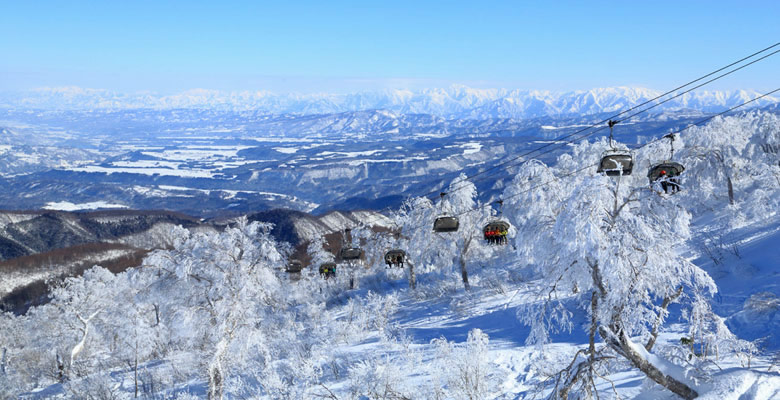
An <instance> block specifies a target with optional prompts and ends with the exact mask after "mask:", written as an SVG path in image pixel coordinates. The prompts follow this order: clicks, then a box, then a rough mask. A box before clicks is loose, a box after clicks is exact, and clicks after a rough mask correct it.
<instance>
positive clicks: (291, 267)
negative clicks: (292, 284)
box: [287, 260, 303, 273]
mask: <svg viewBox="0 0 780 400" xmlns="http://www.w3.org/2000/svg"><path fill="white" fill-rule="evenodd" d="M302 269H303V263H302V262H300V261H298V260H292V261H290V263H289V264H287V272H289V273H300V272H301V270H302Z"/></svg>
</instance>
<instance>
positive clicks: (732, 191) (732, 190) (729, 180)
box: [727, 177, 734, 205]
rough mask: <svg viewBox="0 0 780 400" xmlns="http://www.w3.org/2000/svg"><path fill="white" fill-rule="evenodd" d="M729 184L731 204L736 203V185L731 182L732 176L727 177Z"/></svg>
mask: <svg viewBox="0 0 780 400" xmlns="http://www.w3.org/2000/svg"><path fill="white" fill-rule="evenodd" d="M727 182H728V185H729V204H732V205H733V204H734V186H733V185H732V184H731V177H728V178H727Z"/></svg>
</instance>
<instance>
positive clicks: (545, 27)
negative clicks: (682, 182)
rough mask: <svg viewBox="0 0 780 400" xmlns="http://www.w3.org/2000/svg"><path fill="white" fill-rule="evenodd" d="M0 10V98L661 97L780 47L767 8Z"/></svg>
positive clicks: (735, 84) (13, 4)
mask: <svg viewBox="0 0 780 400" xmlns="http://www.w3.org/2000/svg"><path fill="white" fill-rule="evenodd" d="M0 1H1V2H0V5H1V6H0V90H19V89H29V88H35V87H43V86H69V85H75V86H82V87H92V88H106V89H111V90H118V91H124V92H135V91H146V90H149V91H155V92H160V93H169V92H175V91H181V90H185V89H189V88H209V89H221V90H243V89H249V90H271V91H275V92H319V91H328V92H349V91H356V90H371V89H377V88H387V87H391V88H410V89H418V88H422V87H442V86H449V85H451V84H464V85H467V86H472V87H507V88H520V89H550V90H574V89H589V88H593V87H606V86H618V85H636V86H645V87H650V88H654V89H668V88H671V87H674V86H675V85H676V84H679V83H683V82H685V81H687V80H689V79H691V78H695V77H698V76H699V75H702V74H703V73H706V72H709V71H711V70H713V69H715V68H717V67H720V66H722V65H725V64H727V63H728V62H730V61H733V60H736V59H738V58H741V57H742V56H744V55H747V54H750V53H752V52H754V51H757V50H759V49H761V48H764V47H767V46H769V45H771V44H774V43H776V42H778V41H780V22H778V18H780V1H776V0H774V1H749V0H747V1H740V2H736V1H722V2H721V1H687V2H686V1H648V2H638V1H623V2H602V1H577V2H574V1H571V2H556V1H544V2H543V1H538V2H524V1H479V2H478V1H468V2H465V1H383V2H379V1H376V2H372V1H355V2H346V1H331V2H328V1H312V2H281V1H280V2H254V1H247V2H240V1H232V2H231V1H220V2H198V1H181V2H179V1H172V2H162V1H99V2H98V1H96V2H88V1H67V2H66V1H40V2H38V1H35V2H33V1H5V0H0ZM778 71H780V54H778V55H776V56H773V57H771V58H769V59H767V60H766V61H763V62H761V63H760V64H757V65H755V66H751V67H748V68H747V69H745V70H743V71H740V72H738V73H737V74H735V76H733V77H730V78H727V79H724V80H723V82H720V83H718V84H717V85H715V86H712V88H715V89H740V88H745V89H756V90H767V89H774V88H775V87H777V86H780V74H778Z"/></svg>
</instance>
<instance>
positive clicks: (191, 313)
mask: <svg viewBox="0 0 780 400" xmlns="http://www.w3.org/2000/svg"><path fill="white" fill-rule="evenodd" d="M269 231H270V226H269V225H264V224H259V223H251V224H248V223H247V222H246V220H245V219H241V220H240V221H239V222H238V224H237V226H235V227H231V228H227V229H226V230H225V231H224V232H222V233H220V234H217V235H208V234H195V235H192V236H191V237H190V238H188V239H187V240H186V241H184V242H183V243H181V244H180V245H179V246H177V247H176V249H175V250H172V251H164V252H162V251H161V252H157V253H155V254H153V255H152V256H150V257H149V258H148V259H147V260H146V262H145V264H147V268H148V267H150V266H154V267H156V268H158V269H159V270H161V271H164V273H165V274H166V275H167V279H168V280H169V282H167V285H168V286H169V287H170V286H173V287H177V288H180V290H177V291H176V292H177V293H176V294H177V296H178V297H177V301H175V302H174V301H172V302H169V303H168V304H167V306H168V310H167V312H168V313H170V315H172V316H173V318H174V321H173V325H172V326H171V328H173V329H176V331H177V334H178V335H179V336H180V338H181V339H184V340H187V341H190V342H191V343H190V346H191V348H201V349H203V350H202V352H203V357H204V360H205V368H206V372H207V376H208V382H209V390H208V395H209V398H210V399H221V398H222V397H223V395H224V390H225V384H226V381H227V380H228V379H229V378H230V376H231V369H232V368H233V367H235V366H236V365H241V364H242V363H244V362H245V361H246V357H248V356H249V355H250V354H251V355H252V356H254V357H259V358H260V362H261V363H263V362H270V360H268V359H266V358H265V357H263V355H264V354H265V353H267V351H268V350H267V348H265V342H264V340H263V335H262V334H260V331H259V330H258V329H257V328H258V326H260V325H261V324H262V323H263V320H264V318H265V317H266V316H267V315H268V314H269V313H273V309H274V308H276V307H277V306H278V304H279V296H280V295H279V291H280V285H281V282H280V280H279V279H278V277H277V276H276V275H275V274H274V270H275V269H282V267H283V257H282V255H281V254H280V253H279V252H278V251H277V248H276V246H275V243H274V241H273V239H272V238H271V236H270V234H269ZM193 341H194V342H195V343H192V342H193ZM250 348H251V349H252V352H248V351H247V350H248V349H250ZM263 360H264V361H263Z"/></svg>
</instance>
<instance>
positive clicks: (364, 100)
mask: <svg viewBox="0 0 780 400" xmlns="http://www.w3.org/2000/svg"><path fill="white" fill-rule="evenodd" d="M661 93H662V92H660V91H657V90H653V89H648V88H644V87H633V86H617V87H605V88H594V89H590V90H576V91H570V92H553V91H546V90H521V89H501V88H493V89H490V88H488V89H482V88H471V87H468V86H463V85H452V86H450V87H446V88H428V89H422V90H417V91H413V90H408V89H388V90H382V91H370V92H368V91H367V92H357V93H350V94H329V93H309V94H301V93H291V94H276V93H272V92H268V91H248V90H246V91H232V92H227V91H219V90H212V89H203V88H196V89H190V90H186V91H183V92H180V93H176V94H170V95H163V94H156V93H152V92H137V93H132V94H127V93H118V92H113V91H110V90H104V89H90V88H81V87H76V86H66V87H51V88H48V87H47V88H39V89H35V90H30V91H25V92H16V93H0V107H5V108H14V109H19V108H22V109H44V110H121V109H143V108H149V109H213V110H223V111H224V110H232V111H244V110H252V111H256V112H257V111H259V112H262V113H267V114H303V115H313V114H335V113H345V112H354V111H364V110H386V111H388V112H390V113H392V115H400V114H431V115H435V116H438V117H443V118H468V119H480V118H485V119H487V118H512V119H527V118H536V117H543V116H552V117H557V116H566V115H574V114H579V115H585V114H597V113H602V112H615V111H618V110H621V109H626V108H629V107H632V106H636V105H638V104H641V103H643V102H646V101H648V100H650V99H652V98H654V97H656V96H658V95H660V94H661ZM758 95H759V93H758V92H755V91H750V90H733V91H695V92H692V93H688V94H685V95H683V96H680V97H679V98H677V99H675V100H672V101H669V102H667V103H665V104H663V105H662V106H660V107H658V108H657V110H658V111H662V110H675V109H698V110H700V111H703V112H717V111H721V110H724V109H726V108H729V107H732V106H734V105H737V104H741V103H743V102H745V101H747V100H749V99H752V98H755V97H757V96H758ZM776 101H778V98H775V97H766V98H764V99H762V100H760V101H757V102H756V104H755V106H763V105H767V104H770V103H773V102H776Z"/></svg>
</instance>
